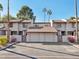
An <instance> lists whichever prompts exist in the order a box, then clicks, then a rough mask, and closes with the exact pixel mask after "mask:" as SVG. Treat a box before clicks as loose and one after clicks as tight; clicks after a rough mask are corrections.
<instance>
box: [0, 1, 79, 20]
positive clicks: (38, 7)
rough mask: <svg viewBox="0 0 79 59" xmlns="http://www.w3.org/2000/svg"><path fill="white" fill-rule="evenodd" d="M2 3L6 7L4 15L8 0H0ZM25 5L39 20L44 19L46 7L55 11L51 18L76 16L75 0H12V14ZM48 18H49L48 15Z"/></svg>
mask: <svg viewBox="0 0 79 59" xmlns="http://www.w3.org/2000/svg"><path fill="white" fill-rule="evenodd" d="M78 2H79V0H78ZM0 3H2V5H3V7H4V9H3V12H2V16H3V15H5V14H7V0H0ZM23 5H27V6H29V7H30V8H32V9H33V12H34V15H35V16H36V17H37V21H43V19H44V17H43V16H44V15H43V12H42V9H43V8H45V7H46V8H47V9H51V10H52V11H53V14H52V16H51V19H66V18H69V17H71V16H75V15H74V0H10V14H11V15H12V16H16V14H17V13H18V10H20V8H21V7H22V6H23ZM78 8H79V3H78ZM78 10H79V9H78ZM78 14H79V12H78ZM46 19H48V17H47V16H46Z"/></svg>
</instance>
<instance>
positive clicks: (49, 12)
mask: <svg viewBox="0 0 79 59" xmlns="http://www.w3.org/2000/svg"><path fill="white" fill-rule="evenodd" d="M47 15H48V16H49V17H48V21H50V16H51V15H52V11H51V10H50V9H49V10H48V11H47Z"/></svg>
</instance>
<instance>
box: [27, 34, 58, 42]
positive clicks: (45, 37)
mask: <svg viewBox="0 0 79 59" xmlns="http://www.w3.org/2000/svg"><path fill="white" fill-rule="evenodd" d="M27 42H57V37H56V35H55V34H53V33H29V34H28V35H27Z"/></svg>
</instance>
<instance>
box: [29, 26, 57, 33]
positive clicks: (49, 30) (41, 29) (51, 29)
mask: <svg viewBox="0 0 79 59" xmlns="http://www.w3.org/2000/svg"><path fill="white" fill-rule="evenodd" d="M27 32H34V33H36V32H37V33H38V32H47V33H54V32H57V30H56V29H55V28H54V27H48V26H44V27H37V28H29V29H28V30H27Z"/></svg>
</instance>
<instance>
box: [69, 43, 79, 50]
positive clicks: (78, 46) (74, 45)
mask: <svg viewBox="0 0 79 59" xmlns="http://www.w3.org/2000/svg"><path fill="white" fill-rule="evenodd" d="M69 44H70V45H72V46H73V47H75V48H78V49H79V45H76V44H74V43H69Z"/></svg>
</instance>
